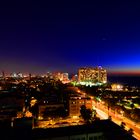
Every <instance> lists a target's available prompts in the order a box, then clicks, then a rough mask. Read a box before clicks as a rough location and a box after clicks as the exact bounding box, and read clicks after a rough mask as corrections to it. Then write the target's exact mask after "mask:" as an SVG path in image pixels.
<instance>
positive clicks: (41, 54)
mask: <svg viewBox="0 0 140 140" xmlns="http://www.w3.org/2000/svg"><path fill="white" fill-rule="evenodd" d="M0 50H1V51H0V52H1V54H0V70H5V71H7V72H11V71H16V72H18V71H20V72H34V73H45V72H47V71H65V72H66V71H68V72H76V71H77V69H78V68H79V67H83V66H93V67H95V66H97V65H102V66H103V67H105V68H107V69H108V70H109V71H127V72H128V71H137V72H138V71H140V3H138V2H137V3H136V2H134V1H131V2H129V1H127V0H125V1H124V0H120V1H118V0H116V1H112V2H107V1H104V0H102V1H100V0H95V1H94V2H93V0H89V1H82V0H81V1H76V0H75V1H73V2H72V1H69V0H64V1H58V0H55V1H54V0H45V1H35V0H33V1H30V2H29V1H28V2H25V1H22V2H21V1H17V2H14V1H8V2H5V3H1V4H0Z"/></svg>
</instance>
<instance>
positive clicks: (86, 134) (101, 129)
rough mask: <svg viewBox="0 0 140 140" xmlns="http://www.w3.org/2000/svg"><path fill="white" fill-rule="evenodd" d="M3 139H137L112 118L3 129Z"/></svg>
mask: <svg viewBox="0 0 140 140" xmlns="http://www.w3.org/2000/svg"><path fill="white" fill-rule="evenodd" d="M1 132H2V133H1V138H0V139H1V140H3V139H4V140H5V139H8V140H10V139H14V140H19V139H20V140H136V139H135V138H134V137H132V136H131V135H130V134H128V132H127V131H126V130H124V129H122V128H121V127H120V126H118V125H116V124H115V123H113V122H112V121H110V120H98V121H94V122H93V123H92V124H88V125H77V126H67V127H59V128H47V129H42V128H41V129H39V128H35V129H30V127H27V129H26V128H25V127H24V128H22V127H21V128H17V127H16V128H12V129H7V130H6V129H3V130H2V131H1Z"/></svg>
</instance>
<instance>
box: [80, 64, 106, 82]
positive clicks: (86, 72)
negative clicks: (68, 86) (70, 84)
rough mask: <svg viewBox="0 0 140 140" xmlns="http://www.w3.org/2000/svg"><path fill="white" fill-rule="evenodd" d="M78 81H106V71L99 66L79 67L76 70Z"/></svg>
mask: <svg viewBox="0 0 140 140" xmlns="http://www.w3.org/2000/svg"><path fill="white" fill-rule="evenodd" d="M78 81H79V82H91V83H97V82H99V83H106V82H107V71H106V70H105V69H103V68H102V67H101V66H99V67H97V68H90V67H88V68H87V67H85V68H80V69H79V71H78Z"/></svg>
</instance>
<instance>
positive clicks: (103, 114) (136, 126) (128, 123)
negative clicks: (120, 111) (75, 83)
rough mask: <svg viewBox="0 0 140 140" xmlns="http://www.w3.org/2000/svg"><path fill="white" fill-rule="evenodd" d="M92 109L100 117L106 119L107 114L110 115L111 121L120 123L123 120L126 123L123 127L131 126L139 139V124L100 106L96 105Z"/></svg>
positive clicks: (127, 128)
mask: <svg viewBox="0 0 140 140" xmlns="http://www.w3.org/2000/svg"><path fill="white" fill-rule="evenodd" d="M94 109H96V111H97V114H98V115H99V117H100V118H101V119H108V115H109V116H111V118H112V121H113V122H115V123H116V124H118V125H120V124H121V122H124V123H125V124H126V127H125V129H126V130H129V129H130V128H132V129H133V130H134V135H133V136H134V137H135V138H136V139H138V140H140V126H139V124H136V123H134V122H133V121H131V120H129V119H128V118H126V117H123V116H121V115H117V114H114V113H112V112H111V111H109V113H108V110H105V109H103V108H102V107H100V106H96V107H94Z"/></svg>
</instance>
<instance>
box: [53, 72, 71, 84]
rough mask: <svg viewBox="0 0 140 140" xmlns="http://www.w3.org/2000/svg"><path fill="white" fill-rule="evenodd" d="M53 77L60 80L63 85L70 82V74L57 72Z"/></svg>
mask: <svg viewBox="0 0 140 140" xmlns="http://www.w3.org/2000/svg"><path fill="white" fill-rule="evenodd" d="M53 77H54V78H55V79H58V80H60V81H62V82H63V83H68V82H69V74H68V73H60V72H57V73H54V74H53Z"/></svg>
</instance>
